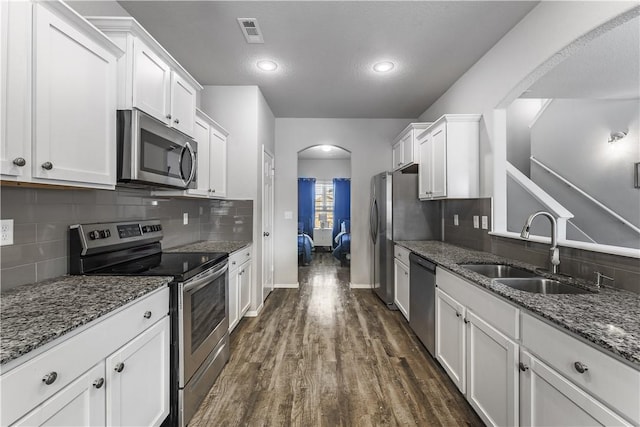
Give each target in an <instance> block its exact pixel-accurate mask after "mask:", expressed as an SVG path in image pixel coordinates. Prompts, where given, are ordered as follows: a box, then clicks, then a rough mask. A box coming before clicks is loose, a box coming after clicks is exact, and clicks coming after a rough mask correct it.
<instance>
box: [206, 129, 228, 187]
mask: <svg viewBox="0 0 640 427" xmlns="http://www.w3.org/2000/svg"><path fill="white" fill-rule="evenodd" d="M210 141H211V142H210V144H211V145H210V146H211V149H210V154H209V174H210V178H209V188H210V189H211V194H210V195H211V196H213V197H226V195H227V137H226V136H224V135H223V134H222V133H220V132H218V131H217V130H216V129H214V128H213V127H212V128H211V140H210Z"/></svg>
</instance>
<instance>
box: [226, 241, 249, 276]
mask: <svg viewBox="0 0 640 427" xmlns="http://www.w3.org/2000/svg"><path fill="white" fill-rule="evenodd" d="M251 249H252V247H251V245H249V246H245V247H244V248H242V249H238V250H237V251H235V252H233V253H231V254H230V255H229V270H233V269H235V268H238V267H240V266H241V265H242V264H244V263H245V262H247V261H248V260H250V259H251Z"/></svg>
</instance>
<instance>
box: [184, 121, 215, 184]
mask: <svg viewBox="0 0 640 427" xmlns="http://www.w3.org/2000/svg"><path fill="white" fill-rule="evenodd" d="M209 135H210V131H209V125H208V124H207V123H206V122H204V121H203V120H200V119H198V118H196V121H195V124H194V132H193V139H194V140H195V141H196V144H198V146H197V147H196V149H197V151H196V155H197V156H198V169H197V176H196V178H197V183H196V184H197V188H196V189H192V190H189V193H192V194H199V195H202V196H209V189H210V187H209V157H210V155H209V151H210V143H209Z"/></svg>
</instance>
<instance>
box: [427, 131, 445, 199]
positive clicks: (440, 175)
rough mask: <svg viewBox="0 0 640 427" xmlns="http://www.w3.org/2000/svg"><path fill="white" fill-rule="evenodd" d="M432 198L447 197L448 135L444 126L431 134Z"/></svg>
mask: <svg viewBox="0 0 640 427" xmlns="http://www.w3.org/2000/svg"><path fill="white" fill-rule="evenodd" d="M430 165H431V190H430V191H431V195H430V196H431V197H445V196H446V195H447V135H446V126H445V125H444V124H442V125H440V126H438V127H437V128H435V129H434V130H433V132H432V133H431V160H430Z"/></svg>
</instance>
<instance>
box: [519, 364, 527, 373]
mask: <svg viewBox="0 0 640 427" xmlns="http://www.w3.org/2000/svg"><path fill="white" fill-rule="evenodd" d="M518 367H519V368H520V370H521V371H522V372H525V371H528V370H529V367H528V366H527V365H525V364H524V363H522V362H520V363H518Z"/></svg>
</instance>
